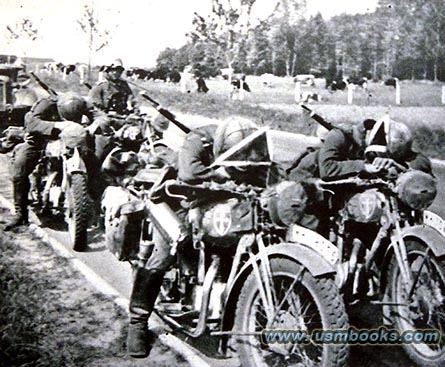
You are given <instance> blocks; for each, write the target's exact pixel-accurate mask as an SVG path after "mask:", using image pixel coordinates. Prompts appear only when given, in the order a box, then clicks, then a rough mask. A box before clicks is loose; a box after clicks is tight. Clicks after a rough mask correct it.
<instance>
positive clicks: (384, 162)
mask: <svg viewBox="0 0 445 367" xmlns="http://www.w3.org/2000/svg"><path fill="white" fill-rule="evenodd" d="M372 164H373V166H375V167H377V168H379V169H380V170H383V169H384V170H389V169H390V168H391V167H396V166H397V163H396V162H395V161H394V160H393V159H391V158H380V157H377V158H375V159H374V161H373V162H372Z"/></svg>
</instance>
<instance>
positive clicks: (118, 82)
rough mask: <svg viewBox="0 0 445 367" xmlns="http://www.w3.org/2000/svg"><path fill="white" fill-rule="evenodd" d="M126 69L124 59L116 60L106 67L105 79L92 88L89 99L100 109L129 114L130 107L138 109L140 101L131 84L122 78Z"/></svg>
mask: <svg viewBox="0 0 445 367" xmlns="http://www.w3.org/2000/svg"><path fill="white" fill-rule="evenodd" d="M124 70H125V69H124V66H123V64H122V60H120V59H116V60H114V62H113V63H112V64H111V65H109V66H107V67H106V68H105V72H106V75H105V80H104V81H102V82H100V83H98V84H97V85H96V86H94V87H93V89H91V91H90V95H89V99H90V101H91V103H92V104H93V106H94V107H96V108H97V109H98V110H100V111H103V112H105V113H108V112H116V113H117V114H119V115H128V114H129V113H130V112H131V110H130V109H137V106H138V103H137V101H136V98H135V96H134V94H133V92H132V90H131V88H130V86H129V85H128V83H127V82H126V81H125V80H123V79H122V78H121V76H122V73H123V71H124Z"/></svg>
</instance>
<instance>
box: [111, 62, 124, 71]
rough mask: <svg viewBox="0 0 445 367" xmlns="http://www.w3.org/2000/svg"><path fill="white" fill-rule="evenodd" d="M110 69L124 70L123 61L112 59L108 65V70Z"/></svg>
mask: <svg viewBox="0 0 445 367" xmlns="http://www.w3.org/2000/svg"><path fill="white" fill-rule="evenodd" d="M111 70H121V71H124V70H125V68H124V63H123V62H122V60H121V59H116V60H114V61H113V62H112V63H111V64H110V65H109V66H108V71H111Z"/></svg>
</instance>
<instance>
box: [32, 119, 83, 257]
mask: <svg viewBox="0 0 445 367" xmlns="http://www.w3.org/2000/svg"><path fill="white" fill-rule="evenodd" d="M85 139H86V131H85V130H84V128H83V127H82V126H81V125H79V124H75V123H73V124H72V125H71V126H70V127H69V128H66V129H64V130H63V131H62V133H61V134H60V135H59V139H57V140H52V141H49V142H48V143H47V145H46V148H45V151H44V154H43V155H42V158H41V159H40V162H39V163H38V165H37V167H36V169H35V170H34V172H33V173H32V179H31V190H30V195H31V202H33V203H34V205H35V207H36V208H37V210H38V211H39V212H40V213H48V214H52V215H62V216H63V217H64V219H65V221H66V223H67V224H68V231H69V234H70V238H71V243H72V246H73V249H74V250H75V251H83V250H85V248H86V246H87V227H88V219H89V218H90V217H91V215H90V214H91V211H90V203H91V199H90V196H89V192H88V185H87V184H88V176H87V169H86V165H85V162H84V160H83V158H82V155H81V149H82V147H85V144H86V142H85Z"/></svg>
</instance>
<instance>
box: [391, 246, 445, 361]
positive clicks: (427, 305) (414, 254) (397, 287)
mask: <svg viewBox="0 0 445 367" xmlns="http://www.w3.org/2000/svg"><path fill="white" fill-rule="evenodd" d="M405 244H406V250H407V256H408V261H409V266H410V268H411V271H412V273H413V278H414V279H416V278H417V282H416V283H415V287H414V292H413V296H412V298H411V299H408V291H407V290H406V289H405V287H404V286H403V282H402V277H401V274H400V268H399V266H398V263H397V261H396V259H395V257H393V259H392V260H391V263H390V265H389V268H388V286H387V288H386V290H385V298H386V299H387V300H388V301H390V302H395V303H397V304H398V305H393V306H387V307H385V308H384V314H385V315H386V316H387V317H389V318H390V320H391V322H392V323H393V326H394V327H395V329H397V330H400V332H401V333H403V332H406V331H415V330H422V329H437V330H439V331H440V333H441V335H442V339H441V341H440V343H439V344H437V345H436V344H426V343H410V344H407V343H404V344H403V348H404V349H405V352H406V353H407V354H408V356H409V357H410V358H411V359H412V360H413V361H415V362H416V363H417V364H418V365H420V366H445V341H444V340H443V333H444V331H445V259H444V258H441V259H438V258H436V257H434V255H433V254H432V253H431V252H428V246H426V245H425V244H424V243H423V242H422V241H420V240H417V239H410V240H406V241H405ZM402 304H407V305H408V306H404V305H402Z"/></svg>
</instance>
